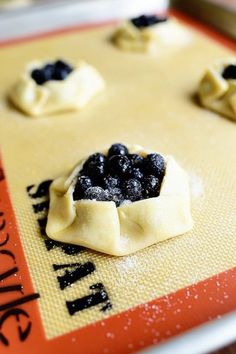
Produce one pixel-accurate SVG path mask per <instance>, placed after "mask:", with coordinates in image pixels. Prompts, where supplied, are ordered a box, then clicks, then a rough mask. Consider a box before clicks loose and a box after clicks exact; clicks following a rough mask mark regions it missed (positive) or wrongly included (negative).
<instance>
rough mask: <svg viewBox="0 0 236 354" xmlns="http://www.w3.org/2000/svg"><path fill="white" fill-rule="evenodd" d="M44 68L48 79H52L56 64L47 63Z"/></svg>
mask: <svg viewBox="0 0 236 354" xmlns="http://www.w3.org/2000/svg"><path fill="white" fill-rule="evenodd" d="M42 70H43V72H44V76H45V79H46V81H49V80H52V77H53V73H54V65H53V64H50V63H49V64H46V65H45V66H44V68H43V69H42Z"/></svg>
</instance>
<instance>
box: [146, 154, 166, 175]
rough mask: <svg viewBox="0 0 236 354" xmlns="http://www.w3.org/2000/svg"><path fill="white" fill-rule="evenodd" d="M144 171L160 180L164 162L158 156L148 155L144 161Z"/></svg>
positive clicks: (163, 171) (163, 170)
mask: <svg viewBox="0 0 236 354" xmlns="http://www.w3.org/2000/svg"><path fill="white" fill-rule="evenodd" d="M145 165H146V166H145V167H146V170H147V171H148V172H149V173H150V174H153V175H154V176H156V177H158V178H159V179H160V180H162V178H163V176H164V173H165V161H164V158H163V157H162V156H161V155H159V154H149V155H147V157H146V159H145Z"/></svg>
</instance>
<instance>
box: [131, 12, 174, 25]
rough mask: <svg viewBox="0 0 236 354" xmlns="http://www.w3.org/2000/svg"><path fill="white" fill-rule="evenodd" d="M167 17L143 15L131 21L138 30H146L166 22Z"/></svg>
mask: <svg viewBox="0 0 236 354" xmlns="http://www.w3.org/2000/svg"><path fill="white" fill-rule="evenodd" d="M167 20H168V18H167V17H158V16H154V15H141V16H139V17H135V18H132V19H131V20H130V21H131V22H132V23H133V25H134V26H135V27H137V28H145V27H150V26H153V25H156V24H157V23H161V22H166V21H167Z"/></svg>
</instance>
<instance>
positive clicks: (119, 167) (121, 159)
mask: <svg viewBox="0 0 236 354" xmlns="http://www.w3.org/2000/svg"><path fill="white" fill-rule="evenodd" d="M109 168H110V172H111V174H112V175H118V176H124V175H126V174H127V173H128V171H129V168H130V161H129V159H128V157H127V156H124V155H114V156H112V157H111V158H110V159H109Z"/></svg>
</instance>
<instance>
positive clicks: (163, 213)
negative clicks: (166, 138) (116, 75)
mask: <svg viewBox="0 0 236 354" xmlns="http://www.w3.org/2000/svg"><path fill="white" fill-rule="evenodd" d="M192 226H193V222H192V217H191V212H190V191H189V184H188V177H187V175H186V173H185V172H184V170H183V169H182V168H181V167H180V166H179V165H178V164H177V162H176V161H175V160H174V158H173V157H171V156H165V157H164V156H162V155H160V154H157V153H153V152H151V151H148V150H146V149H143V148H142V147H140V146H137V145H134V146H129V148H128V147H126V146H125V145H123V144H113V145H112V146H111V147H110V148H109V150H106V151H104V152H103V153H95V154H92V155H90V156H89V157H88V158H85V159H83V160H81V161H80V162H79V163H78V164H77V165H76V166H75V167H74V169H73V170H72V172H70V173H69V174H68V175H65V176H62V177H59V178H57V179H56V180H54V181H53V183H52V184H51V186H50V207H49V214H48V221H47V227H46V233H47V235H48V236H49V237H50V238H52V239H54V240H56V241H61V242H66V243H72V244H76V245H81V246H85V247H88V248H91V249H93V250H97V251H100V252H104V253H107V254H110V255H116V256H123V255H127V254H130V253H133V252H136V251H138V250H140V249H143V248H145V247H147V246H150V245H152V244H155V243H157V242H160V241H164V240H166V239H168V238H171V237H175V236H177V235H181V234H183V233H185V232H187V231H189V230H190V229H191V228H192Z"/></svg>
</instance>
